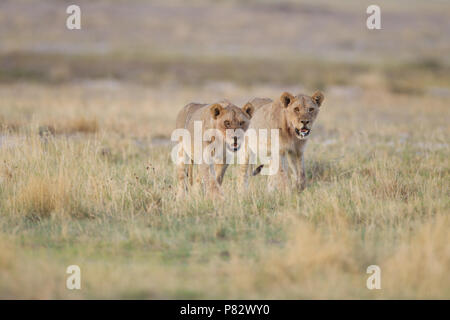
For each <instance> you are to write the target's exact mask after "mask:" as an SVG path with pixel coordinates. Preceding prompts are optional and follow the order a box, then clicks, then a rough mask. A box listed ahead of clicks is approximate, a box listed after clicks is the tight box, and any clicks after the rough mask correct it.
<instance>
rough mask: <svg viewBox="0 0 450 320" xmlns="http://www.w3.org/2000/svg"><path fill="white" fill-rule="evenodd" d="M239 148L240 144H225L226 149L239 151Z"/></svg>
mask: <svg viewBox="0 0 450 320" xmlns="http://www.w3.org/2000/svg"><path fill="white" fill-rule="evenodd" d="M240 148H241V146H240V145H239V146H238V145H234V146H230V145H229V144H227V149H228V150H230V151H231V152H236V151H239V149H240Z"/></svg>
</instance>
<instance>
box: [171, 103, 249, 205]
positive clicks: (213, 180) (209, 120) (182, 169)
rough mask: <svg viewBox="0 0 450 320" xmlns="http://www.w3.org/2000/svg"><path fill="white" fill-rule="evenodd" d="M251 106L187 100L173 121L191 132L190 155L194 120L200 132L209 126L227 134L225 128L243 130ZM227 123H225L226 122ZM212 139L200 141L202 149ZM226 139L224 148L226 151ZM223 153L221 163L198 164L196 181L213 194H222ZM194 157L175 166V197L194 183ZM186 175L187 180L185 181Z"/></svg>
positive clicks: (225, 166)
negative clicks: (199, 123)
mask: <svg viewBox="0 0 450 320" xmlns="http://www.w3.org/2000/svg"><path fill="white" fill-rule="evenodd" d="M253 112H254V107H253V105H252V104H251V103H247V104H245V105H244V106H243V107H242V108H239V107H237V106H236V105H234V104H232V103H231V102H229V101H228V100H223V101H220V102H218V103H213V104H200V103H190V104H188V105H186V106H185V107H184V108H183V109H182V110H181V111H180V112H179V114H178V116H177V120H176V127H177V128H184V129H187V130H188V131H189V132H190V134H191V147H192V150H191V154H193V152H194V150H193V148H194V141H193V139H194V122H195V121H201V123H202V135H203V133H204V132H205V131H206V130H208V129H218V130H219V131H220V132H222V134H223V135H224V136H225V135H226V130H227V129H231V130H234V129H242V130H243V131H246V130H247V128H248V125H249V123H250V119H251V117H252V115H253ZM225 123H227V125H225ZM212 142H213V141H206V142H205V141H203V142H202V147H203V150H205V148H206V147H207V146H208V145H210V144H211V143H212ZM225 143H226V142H225V141H224V142H223V145H224V146H223V149H224V150H226V146H225ZM225 154H226V153H225V152H224V154H223V159H222V161H221V162H222V163H217V164H214V165H209V164H206V163H202V164H199V165H198V167H199V170H198V171H199V172H198V173H199V174H198V178H197V182H198V183H199V184H202V185H203V187H204V191H205V192H206V193H210V194H212V195H213V196H219V197H223V194H222V190H221V184H222V181H223V176H224V175H225V171H226V169H227V167H228V165H227V164H226V163H225ZM179 156H181V157H184V156H186V153H185V150H180V153H179ZM193 168H194V164H193V159H190V163H189V164H187V165H186V164H185V163H184V162H183V163H179V164H178V165H177V178H178V182H179V186H178V192H177V197H178V198H182V197H184V195H185V194H186V192H187V190H188V188H189V187H190V186H192V185H193V184H194V180H193V171H194V170H193ZM186 178H188V180H187V181H186Z"/></svg>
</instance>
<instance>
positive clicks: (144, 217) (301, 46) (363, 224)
mask: <svg viewBox="0 0 450 320" xmlns="http://www.w3.org/2000/svg"><path fill="white" fill-rule="evenodd" d="M31 2H33V4H31V5H30V3H31ZM77 4H79V5H80V6H81V8H82V12H83V13H82V28H83V29H82V30H80V31H70V32H69V31H67V29H66V28H64V21H65V19H66V17H67V15H66V13H65V10H64V9H65V6H66V5H63V6H62V5H61V1H59V0H46V1H37V0H35V1H30V0H2V1H1V4H0V7H1V10H0V11H1V12H0V39H1V41H2V43H1V47H0V97H1V99H0V298H34V299H43V298H48V299H52V298H53V299H61V298H68V299H78V298H87V299H94V298H123V299H126V298H138V299H155V298H156V299H157V298H160V299H161V298H169V299H173V298H183V299H186V298H247V299H248V298H262V299H267V298H286V299H299V298H304V299H311V298H332V299H335V298H345V299H386V298H401V299H403V298H426V299H428V298H437V299H449V298H450V277H448V275H447V273H448V270H450V239H449V232H448V230H449V228H450V220H449V213H450V194H449V190H450V179H449V178H450V168H449V161H448V159H449V157H450V149H449V144H448V143H449V141H450V129H449V126H448V119H449V104H450V98H449V97H450V95H449V92H450V89H449V88H450V72H449V71H450V70H449V62H450V60H449V57H450V55H449V54H448V51H449V49H450V45H449V38H448V34H449V32H450V30H449V26H450V25H449V24H448V20H449V13H450V10H448V9H449V6H450V4H449V3H447V2H444V1H434V2H430V1H421V0H398V1H389V0H379V1H377V4H378V5H380V6H381V8H382V27H383V30H379V31H378V30H376V31H369V30H366V29H365V28H364V22H365V21H364V17H365V12H366V8H367V6H368V5H369V4H372V1H369V0H364V1H361V0H348V1H345V3H344V2H342V1H341V2H333V1H330V0H305V1H303V0H302V1H295V0H286V1H280V2H277V3H274V2H273V1H268V0H266V1H260V0H258V1H256V0H248V1H238V0H235V1H203V0H198V1H195V3H192V2H190V3H187V2H185V1H180V0H173V1H169V2H168V1H159V0H155V1H144V0H127V1H122V0H115V1H110V0H103V1H95V3H94V2H93V1H87V0H78V1H77ZM43 17H53V18H52V19H43ZM124 19H125V20H126V21H127V23H125V24H124V23H115V22H116V21H123V20H124ZM44 20H45V21H44ZM43 21H44V22H43ZM36 30H39V32H35V31H36ZM155 30H157V32H155ZM331 34H332V36H330V35H331ZM316 89H323V90H324V92H325V96H326V99H325V103H324V106H323V108H322V111H321V113H320V115H319V118H318V121H317V124H316V125H315V127H314V129H313V133H312V136H311V141H310V142H309V145H308V150H307V154H306V168H307V175H308V188H307V189H306V190H305V191H304V192H302V193H301V194H297V193H295V192H288V193H277V192H275V193H267V192H266V191H265V179H264V177H256V178H254V179H252V180H251V185H250V192H249V193H247V194H238V193H237V192H236V189H237V188H236V174H237V168H236V167H232V168H231V169H230V170H229V171H228V172H227V175H226V177H225V180H224V189H225V192H226V194H227V197H226V200H225V201H224V202H223V203H220V204H219V205H214V203H212V202H211V201H210V200H207V199H204V198H202V197H200V196H197V195H194V196H192V197H190V198H188V199H187V200H186V201H183V202H177V201H176V200H175V195H174V190H175V187H176V185H175V183H176V182H175V181H176V179H175V170H174V166H173V164H172V162H171V161H170V149H171V147H170V145H169V144H168V138H169V137H170V135H171V132H172V129H173V128H174V126H175V116H176V113H177V112H178V111H179V110H180V108H182V106H184V105H185V104H186V103H188V102H191V101H197V102H213V101H217V100H220V99H222V98H228V99H230V100H231V101H233V102H235V103H237V104H238V105H243V104H244V103H245V102H247V101H248V100H249V99H251V98H252V97H255V96H259V97H271V98H276V97H278V96H279V95H280V93H281V92H283V91H291V92H293V93H300V92H302V93H311V92H312V91H313V90H316ZM73 264H77V265H79V266H80V268H81V272H82V274H81V277H82V279H81V280H82V289H81V290H79V291H69V290H67V289H66V288H65V280H66V276H67V275H66V273H65V272H66V268H67V266H69V265H73ZM373 264H376V265H379V266H380V268H381V271H382V278H381V282H382V283H381V286H382V290H373V291H370V290H368V289H367V288H366V279H367V277H368V274H366V268H367V267H368V266H369V265H373Z"/></svg>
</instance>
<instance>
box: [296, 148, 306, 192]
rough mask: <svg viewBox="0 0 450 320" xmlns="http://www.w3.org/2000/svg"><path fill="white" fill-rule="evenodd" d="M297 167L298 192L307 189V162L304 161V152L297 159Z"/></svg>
mask: <svg viewBox="0 0 450 320" xmlns="http://www.w3.org/2000/svg"><path fill="white" fill-rule="evenodd" d="M295 167H296V169H297V175H296V178H295V179H296V183H295V184H296V187H297V190H298V191H299V192H300V191H303V189H305V187H306V172H305V161H304V159H303V152H302V153H299V154H298V155H297V156H296V159H295Z"/></svg>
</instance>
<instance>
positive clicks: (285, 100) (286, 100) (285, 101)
mask: <svg viewBox="0 0 450 320" xmlns="http://www.w3.org/2000/svg"><path fill="white" fill-rule="evenodd" d="M280 100H281V104H282V105H283V107H285V108H287V106H288V105H289V104H290V103H291V102H292V100H294V96H293V95H292V94H290V93H289V92H283V94H282V95H281V97H280Z"/></svg>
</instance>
